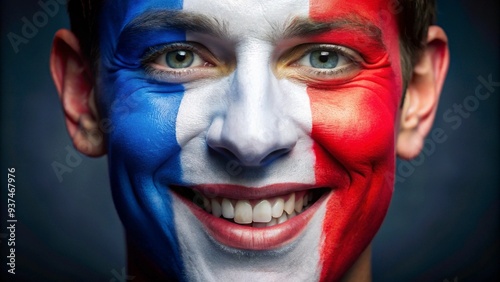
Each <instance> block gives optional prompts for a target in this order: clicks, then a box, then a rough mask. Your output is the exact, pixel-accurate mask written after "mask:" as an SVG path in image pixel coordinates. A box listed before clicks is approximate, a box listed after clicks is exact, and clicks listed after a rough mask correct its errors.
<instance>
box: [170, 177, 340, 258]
mask: <svg viewBox="0 0 500 282" xmlns="http://www.w3.org/2000/svg"><path fill="white" fill-rule="evenodd" d="M291 186H292V187H291ZM294 186H295V187H294ZM285 187H286V188H285ZM171 189H172V191H173V192H174V194H175V195H177V196H178V197H179V199H180V200H182V202H184V203H185V204H186V205H187V206H188V207H189V208H190V210H191V211H192V212H193V214H194V215H195V216H196V217H197V218H198V220H199V221H200V222H201V223H202V224H203V226H205V228H206V230H207V231H208V233H209V234H210V235H211V236H212V237H214V238H215V239H216V240H217V241H219V242H221V243H223V244H224V245H228V246H231V247H235V248H240V249H252V250H264V249H272V248H277V247H280V246H282V245H283V244H286V243H287V242H290V241H291V240H293V239H294V238H296V237H297V236H298V235H299V234H300V233H301V232H302V231H303V230H304V228H305V226H306V225H307V223H308V222H309V220H310V219H311V218H312V215H313V214H314V213H315V211H316V210H318V207H319V205H320V203H321V202H323V201H324V200H325V199H326V197H327V196H328V195H330V194H331V193H329V192H331V191H332V190H331V189H329V188H316V187H303V185H294V184H278V185H273V186H268V187H264V188H248V187H241V186H232V185H203V186H196V187H193V188H188V187H181V186H173V187H171ZM287 190H288V192H285V191H287Z"/></svg>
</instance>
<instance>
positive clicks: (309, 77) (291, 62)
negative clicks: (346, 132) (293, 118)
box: [141, 42, 363, 84]
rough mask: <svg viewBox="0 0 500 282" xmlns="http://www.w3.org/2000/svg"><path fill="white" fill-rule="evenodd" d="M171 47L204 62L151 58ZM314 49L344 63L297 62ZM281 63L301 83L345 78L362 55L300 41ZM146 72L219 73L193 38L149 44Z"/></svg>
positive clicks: (174, 77) (182, 78)
mask: <svg viewBox="0 0 500 282" xmlns="http://www.w3.org/2000/svg"><path fill="white" fill-rule="evenodd" d="M175 50H188V51H191V52H193V54H195V56H198V57H199V58H200V59H201V60H202V61H203V62H205V63H204V65H203V66H194V67H187V68H179V69H176V68H170V67H168V66H163V65H159V64H158V63H156V62H155V61H156V60H157V59H158V58H159V57H160V56H162V55H166V54H168V53H169V52H171V51H175ZM314 51H330V52H335V53H336V54H338V56H339V57H340V58H342V60H346V61H347V65H341V66H338V67H337V66H336V67H334V68H332V69H321V68H315V67H312V66H305V65H300V64H299V61H300V60H302V59H303V58H305V57H306V56H310V55H311V53H313V52H314ZM280 61H281V63H279V64H280V65H282V66H286V68H285V69H286V70H285V73H284V74H285V76H289V77H290V78H294V79H297V80H299V81H302V82H304V83H309V84H310V83H313V84H314V83H318V82H319V83H322V82H325V81H339V80H346V79H348V78H350V77H352V76H354V74H356V73H357V72H355V70H356V69H359V68H360V66H361V65H362V62H363V59H362V57H361V56H360V55H359V54H358V53H357V52H355V51H353V50H351V49H348V48H346V47H343V46H338V45H332V44H319V45H318V44H313V43H308V44H303V45H299V46H296V47H294V48H292V49H291V50H290V51H289V52H287V55H285V56H284V57H283V58H282V59H280ZM141 63H142V65H143V68H144V71H145V73H146V75H148V76H149V77H151V78H152V79H154V80H158V81H164V82H169V83H186V82H190V81H194V80H196V79H201V78H207V77H215V76H218V75H220V73H218V72H220V70H219V68H218V67H219V65H220V63H219V62H218V61H217V59H216V58H215V57H214V56H213V55H212V54H211V53H210V51H208V50H206V48H205V47H204V46H203V45H201V44H199V43H196V42H186V43H184V42H177V43H170V44H166V45H160V46H155V47H150V48H149V50H148V51H146V52H145V55H144V56H143V59H142V60H141Z"/></svg>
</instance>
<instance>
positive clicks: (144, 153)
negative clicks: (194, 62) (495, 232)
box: [97, 0, 185, 277]
mask: <svg viewBox="0 0 500 282" xmlns="http://www.w3.org/2000/svg"><path fill="white" fill-rule="evenodd" d="M182 5H183V3H182V1H164V0H163V1H106V3H105V4H104V7H103V9H102V12H101V17H100V27H101V29H100V65H99V76H98V78H99V79H98V87H99V88H98V91H97V93H98V97H99V106H100V108H101V109H102V111H101V113H102V115H103V116H102V118H107V119H109V121H110V122H111V123H112V127H111V128H112V130H110V131H109V132H106V133H107V139H106V141H107V149H108V161H109V167H110V178H111V185H112V191H113V198H114V201H115V204H116V207H117V210H118V213H119V215H120V217H121V220H122V222H123V224H124V226H125V229H126V232H127V239H128V241H129V242H133V244H134V245H135V246H136V247H138V248H139V249H141V250H142V251H144V252H145V254H146V256H148V257H149V258H151V259H152V261H154V262H155V264H156V265H158V266H160V268H161V271H162V272H164V273H165V274H166V275H167V277H174V276H175V277H181V276H182V275H181V274H182V271H183V270H182V269H183V263H182V261H181V256H180V250H179V247H178V238H177V236H176V232H175V225H174V222H173V210H172V199H171V196H170V195H169V193H168V191H167V190H168V189H169V188H168V187H165V186H160V185H158V180H157V179H156V178H157V174H158V172H159V171H160V170H168V171H169V178H171V181H170V183H180V181H181V178H182V171H181V169H180V164H179V151H180V146H179V145H178V144H177V141H176V132H175V128H176V126H175V124H176V117H177V113H178V109H179V105H180V101H181V100H182V97H183V94H184V87H183V86H182V85H180V84H168V83H161V82H158V81H155V80H153V79H151V78H150V77H149V76H148V74H147V72H146V71H145V69H144V67H143V65H142V63H141V60H142V56H144V54H145V53H146V52H147V51H148V50H149V49H150V48H151V47H155V46H159V45H162V44H167V43H171V42H176V41H185V32H183V31H179V30H173V29H170V30H154V29H151V30H142V31H143V32H141V33H134V32H131V31H130V30H131V26H130V23H131V22H133V21H134V19H136V18H137V17H140V16H141V15H143V14H144V13H146V12H147V11H150V10H151V9H162V10H164V9H168V10H179V9H182ZM132 29H133V28H132Z"/></svg>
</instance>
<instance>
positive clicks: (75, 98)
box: [50, 29, 106, 157]
mask: <svg viewBox="0 0 500 282" xmlns="http://www.w3.org/2000/svg"><path fill="white" fill-rule="evenodd" d="M50 71H51V73H52V79H53V80H54V83H55V85H56V88H57V92H58V93H59V99H60V100H61V103H62V105H63V110H64V115H65V119H66V127H67V129H68V132H69V135H70V137H71V139H72V140H73V145H74V146H75V148H76V149H77V150H78V151H80V152H81V153H83V154H85V155H88V156H92V157H98V156H102V155H104V154H105V153H106V151H105V145H104V140H103V134H102V132H101V130H100V129H99V117H98V112H97V108H96V105H95V97H94V84H93V77H92V74H91V71H90V67H89V64H88V62H87V60H86V59H85V58H84V56H83V55H82V52H81V50H80V45H79V42H78V39H77V38H76V36H75V35H74V34H73V33H72V32H71V31H69V30H66V29H61V30H59V31H58V32H57V33H56V34H55V37H54V41H53V43H52V50H51V53H50Z"/></svg>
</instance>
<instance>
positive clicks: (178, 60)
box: [165, 50, 194, 69]
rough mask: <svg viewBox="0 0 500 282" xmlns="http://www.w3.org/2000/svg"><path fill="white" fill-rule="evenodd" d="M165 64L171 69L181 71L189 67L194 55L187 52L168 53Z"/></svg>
mask: <svg viewBox="0 0 500 282" xmlns="http://www.w3.org/2000/svg"><path fill="white" fill-rule="evenodd" d="M165 60H166V63H167V65H168V66H169V67H171V68H173V69H182V68H187V67H190V66H191V64H192V63H193V61H194V54H193V52H192V51H188V50H176V51H171V52H168V53H167V55H166V58H165Z"/></svg>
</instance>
